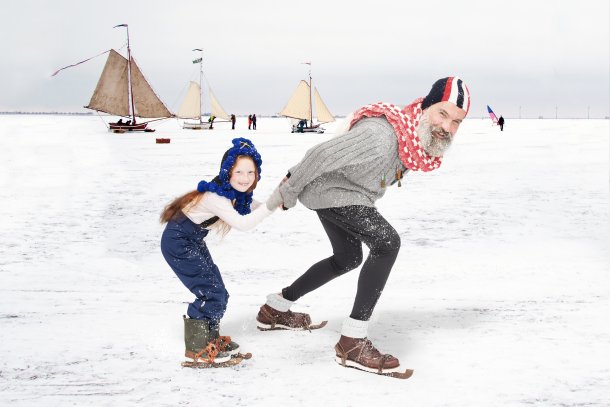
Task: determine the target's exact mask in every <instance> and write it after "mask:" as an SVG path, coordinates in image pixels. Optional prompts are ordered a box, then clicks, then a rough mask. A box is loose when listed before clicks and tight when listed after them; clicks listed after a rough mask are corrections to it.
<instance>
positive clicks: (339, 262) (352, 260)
mask: <svg viewBox="0 0 610 407" xmlns="http://www.w3.org/2000/svg"><path fill="white" fill-rule="evenodd" d="M330 262H331V264H332V266H333V269H334V270H335V273H337V274H344V273H347V272H348V271H351V270H353V269H355V268H357V267H358V266H360V265H361V264H362V249H359V250H354V251H352V252H350V253H349V255H338V254H335V255H333V256H332V257H331V258H330Z"/></svg>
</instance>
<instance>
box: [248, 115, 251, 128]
mask: <svg viewBox="0 0 610 407" xmlns="http://www.w3.org/2000/svg"><path fill="white" fill-rule="evenodd" d="M251 127H252V115H251V114H249V115H248V130H250V129H251Z"/></svg>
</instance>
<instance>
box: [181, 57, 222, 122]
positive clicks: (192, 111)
mask: <svg viewBox="0 0 610 407" xmlns="http://www.w3.org/2000/svg"><path fill="white" fill-rule="evenodd" d="M193 51H201V57H199V58H198V59H195V60H194V61H193V63H194V64H196V63H199V83H197V82H193V81H191V83H190V85H189V88H188V90H187V92H186V96H185V97H184V100H183V102H182V105H181V106H180V109H179V110H178V113H177V114H176V117H178V118H180V119H195V120H198V122H194V123H193V122H184V123H183V125H182V128H183V129H191V130H211V129H212V128H213V124H214V120H213V119H212V117H210V120H208V121H207V122H204V121H203V120H202V116H203V110H204V109H203V100H204V98H203V95H202V92H201V89H202V87H201V84H202V78H203V50H202V49H199V48H195V49H194V50H193ZM208 95H209V97H210V105H211V108H212V116H213V117H215V118H221V119H225V120H227V121H229V120H230V119H231V118H230V116H229V115H228V114H227V112H225V110H224V109H223V108H222V106H221V105H220V103H218V100H217V99H216V97H215V96H214V93H212V89H211V88H210V87H209V86H208Z"/></svg>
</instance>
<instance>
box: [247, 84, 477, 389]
mask: <svg viewBox="0 0 610 407" xmlns="http://www.w3.org/2000/svg"><path fill="white" fill-rule="evenodd" d="M469 108H470V93H469V92H468V88H467V87H466V85H465V84H464V83H463V81H462V80H461V79H460V78H458V77H448V78H442V79H439V80H438V81H436V82H435V83H434V85H433V86H432V89H431V90H430V93H429V94H428V96H426V97H425V98H418V99H416V100H415V101H413V102H412V103H411V104H410V105H408V106H406V107H404V108H400V107H398V106H394V105H391V104H387V103H376V104H374V105H368V106H365V107H363V108H361V109H359V110H357V111H356V112H355V113H354V116H353V119H352V120H351V121H350V130H349V131H347V132H346V133H344V134H340V135H338V136H337V137H334V138H331V139H329V140H327V141H324V142H322V143H320V144H318V145H315V146H313V147H312V148H310V149H309V150H308V151H307V153H305V155H304V157H303V159H302V160H301V162H299V163H298V164H297V165H295V166H293V167H292V168H290V170H289V172H288V174H287V175H286V177H285V178H284V179H283V180H282V182H281V183H280V187H279V191H280V194H281V197H282V201H283V207H284V208H293V207H294V206H295V205H296V204H297V200H298V201H300V202H301V203H302V204H303V205H305V207H307V208H309V209H312V210H314V211H315V212H316V214H317V215H318V218H319V219H320V222H321V223H322V226H323V228H324V230H325V232H326V234H327V235H328V239H329V240H330V245H331V246H332V250H333V255H332V256H330V257H328V258H326V259H324V260H321V261H319V262H318V263H316V264H314V265H313V266H311V267H310V268H309V269H308V270H307V271H306V272H305V273H304V274H302V275H301V276H300V277H299V278H297V279H296V280H295V281H294V282H293V283H292V284H290V285H288V286H284V287H283V288H282V289H281V290H275V291H273V292H272V293H270V294H269V295H268V296H267V301H266V303H265V304H263V305H262V306H261V308H260V311H259V313H258V315H257V317H256V324H257V327H258V328H259V329H261V330H263V331H265V330H274V329H288V330H309V329H315V328H317V327H319V325H318V326H316V327H312V326H311V317H310V316H309V315H308V314H305V313H301V312H292V311H291V310H290V308H291V306H292V305H293V304H294V302H295V301H297V300H299V299H300V298H301V297H303V296H304V295H306V294H307V293H310V292H312V291H314V290H316V289H317V288H319V287H322V286H323V285H325V284H327V283H328V282H330V281H332V280H334V279H335V278H338V277H339V276H341V275H342V274H345V273H347V272H349V271H350V270H353V269H355V268H358V267H359V266H360V265H361V264H362V261H363V260H364V257H363V250H362V245H363V244H365V245H366V246H368V248H369V252H368V258H367V259H366V260H365V261H364V264H363V265H362V268H361V270H360V275H359V277H358V286H357V288H356V297H355V299H354V305H353V308H352V311H351V314H350V315H349V318H345V320H344V321H343V326H342V328H341V337H340V338H339V341H338V343H337V344H336V346H335V352H336V353H335V355H336V361H337V362H339V363H340V364H341V365H343V366H349V367H355V368H357V369H361V370H365V371H367V372H372V373H378V374H392V375H398V377H403V378H405V377H408V376H410V374H411V373H412V371H404V372H399V368H400V363H399V361H398V359H397V358H396V357H394V356H391V355H389V354H386V353H385V352H383V353H382V352H380V351H379V350H377V348H376V347H375V346H374V345H373V343H372V342H371V339H370V337H369V334H368V326H369V320H370V318H371V315H372V314H373V310H374V309H375V305H376V304H377V300H378V299H379V297H380V296H381V293H382V291H383V289H384V286H385V284H386V280H387V278H388V276H389V275H390V271H391V270H392V267H393V265H394V261H395V260H396V257H397V256H398V251H399V249H400V234H399V233H398V232H397V231H396V230H395V229H394V228H393V227H392V225H390V223H389V222H388V221H387V220H386V219H385V218H384V217H383V216H382V215H381V213H379V211H378V209H377V207H376V205H375V203H376V201H377V200H378V199H380V198H382V197H383V196H384V195H385V194H386V191H387V190H388V188H389V187H390V186H391V185H394V184H397V185H398V186H400V180H401V178H402V176H403V174H404V173H406V172H407V171H423V172H427V171H432V170H435V169H437V168H439V167H440V165H441V162H442V159H443V155H444V154H445V151H446V150H447V149H448V148H449V147H450V146H451V143H452V141H453V140H454V137H455V134H456V133H457V131H458V128H459V127H460V124H461V123H462V121H463V120H464V118H465V117H466V114H467V113H468V110H469ZM394 193H397V191H394ZM402 199H403V201H404V206H405V211H407V212H408V206H409V200H412V199H416V200H417V199H420V200H421V199H425V198H424V197H413V196H411V197H409V196H406V197H403V198H402ZM271 207H273V205H271ZM411 209H413V208H411ZM428 209H430V210H431V211H434V210H435V208H428ZM436 209H438V208H436ZM423 233H425V232H423ZM302 249H303V250H310V249H311V247H310V248H309V249H308V248H307V247H306V245H302ZM276 284H278V282H277V281H273V285H276ZM347 286H351V284H347ZM342 287H343V289H345V287H346V283H345V280H344V283H343V285H341V284H340V283H335V285H334V286H333V287H332V289H330V291H326V293H328V294H329V295H335V296H336V295H340V294H339V292H340V290H341V289H342ZM327 290H329V289H328V288H327ZM390 319H391V318H390ZM389 325H390V326H391V325H392V324H389ZM390 326H389V327H388V328H390V330H391V327H390ZM392 333H393V332H391V331H390V332H380V333H378V336H381V337H386V336H388V337H389V335H391V334H392ZM278 343H279V342H278ZM282 346H288V345H287V344H286V342H282ZM303 357H307V355H303ZM293 364H294V363H293Z"/></svg>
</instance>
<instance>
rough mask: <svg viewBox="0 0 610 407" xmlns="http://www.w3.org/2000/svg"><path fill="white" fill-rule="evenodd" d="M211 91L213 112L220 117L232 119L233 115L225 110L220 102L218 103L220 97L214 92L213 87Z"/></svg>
mask: <svg viewBox="0 0 610 407" xmlns="http://www.w3.org/2000/svg"><path fill="white" fill-rule="evenodd" d="M209 93H210V103H211V104H212V114H213V115H214V116H216V117H218V118H221V119H225V120H231V117H230V116H229V115H228V114H227V112H225V110H224V109H223V108H222V106H221V105H220V103H218V99H216V96H214V93H212V89H210V90H209Z"/></svg>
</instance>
